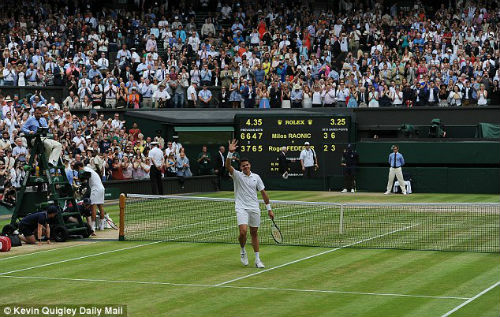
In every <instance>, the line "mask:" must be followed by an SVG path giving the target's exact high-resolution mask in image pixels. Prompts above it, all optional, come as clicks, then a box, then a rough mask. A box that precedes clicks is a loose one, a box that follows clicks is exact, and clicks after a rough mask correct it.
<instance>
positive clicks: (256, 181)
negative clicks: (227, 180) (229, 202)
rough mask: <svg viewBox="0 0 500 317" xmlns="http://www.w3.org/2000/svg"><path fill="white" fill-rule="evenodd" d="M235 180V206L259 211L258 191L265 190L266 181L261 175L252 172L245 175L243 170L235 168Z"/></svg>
mask: <svg viewBox="0 0 500 317" xmlns="http://www.w3.org/2000/svg"><path fill="white" fill-rule="evenodd" d="M231 177H232V178H233V182H234V198H235V208H236V210H238V209H250V210H255V211H259V210H260V209H259V199H258V198H257V192H260V191H261V190H263V189H264V188H265V187H264V182H262V179H261V178H260V176H259V175H257V174H254V173H252V172H250V175H248V176H247V175H245V174H244V173H243V172H240V171H237V170H233V175H231Z"/></svg>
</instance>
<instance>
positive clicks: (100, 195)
mask: <svg viewBox="0 0 500 317" xmlns="http://www.w3.org/2000/svg"><path fill="white" fill-rule="evenodd" d="M74 170H75V171H77V172H78V175H79V176H78V177H85V178H88V179H89V187H90V204H91V208H92V215H91V218H92V223H90V227H91V228H92V230H94V226H95V223H96V218H97V217H96V215H97V209H99V212H100V223H99V225H98V226H97V228H99V230H104V224H105V220H104V218H105V215H104V208H103V205H104V186H103V185H102V181H101V177H100V176H99V174H97V173H96V172H95V171H94V170H93V169H92V168H90V167H89V166H85V167H84V166H83V163H82V162H76V163H75V165H74ZM91 235H92V236H95V232H92V234H91Z"/></svg>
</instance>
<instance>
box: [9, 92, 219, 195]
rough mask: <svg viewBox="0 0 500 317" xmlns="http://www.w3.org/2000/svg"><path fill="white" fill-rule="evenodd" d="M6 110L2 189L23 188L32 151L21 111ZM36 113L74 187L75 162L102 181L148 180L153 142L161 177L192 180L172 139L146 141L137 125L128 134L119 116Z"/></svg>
mask: <svg viewBox="0 0 500 317" xmlns="http://www.w3.org/2000/svg"><path fill="white" fill-rule="evenodd" d="M8 106H9V107H10V108H8V109H9V110H6V106H4V107H3V109H2V110H3V111H4V112H5V113H6V116H8V118H9V119H5V120H2V121H1V122H0V130H1V131H2V135H1V139H0V190H3V189H4V188H5V189H7V188H10V187H11V186H13V187H14V188H19V187H21V186H22V182H23V179H24V177H25V176H26V171H25V168H24V167H25V166H26V165H27V164H28V163H29V159H30V147H31V146H30V145H29V144H28V138H27V137H26V135H24V134H23V133H22V132H21V131H22V130H21V129H19V127H22V126H23V125H24V124H25V123H26V121H27V119H28V114H27V113H26V112H24V113H21V114H16V115H15V116H14V117H12V116H10V113H11V111H16V107H15V106H14V102H13V101H11V100H9V101H8ZM39 108H41V109H42V112H43V117H44V118H45V119H46V120H47V122H49V128H50V131H52V132H55V133H54V134H53V139H54V140H55V141H58V142H59V143H61V144H62V162H63V163H64V164H65V170H66V176H67V177H68V179H69V181H70V183H71V184H73V185H77V178H78V174H77V173H76V172H75V171H74V170H73V169H72V166H73V165H74V164H75V163H76V162H82V163H83V164H84V165H86V166H90V167H91V168H92V169H94V170H95V171H96V172H97V173H98V174H99V175H100V176H101V177H102V180H129V179H138V180H140V179H149V178H150V174H149V172H150V168H151V164H152V160H151V158H150V157H149V151H150V150H151V148H152V144H151V143H152V142H158V144H159V147H160V149H161V150H162V152H163V153H164V162H163V166H162V174H163V175H164V176H165V177H176V176H179V177H190V176H192V173H191V170H190V165H189V159H188V158H187V157H186V153H185V149H184V148H183V147H182V145H181V143H180V142H176V141H175V140H172V141H167V142H165V140H164V139H163V137H162V136H161V131H158V133H157V135H156V136H153V137H149V136H148V137H145V136H144V135H143V134H142V133H141V130H140V129H139V127H138V126H137V124H135V123H134V124H133V125H132V127H131V128H130V129H128V130H127V129H126V127H125V126H124V123H125V121H123V120H121V119H120V116H119V114H118V113H116V114H115V115H114V117H113V118H108V119H105V118H104V115H102V114H101V115H98V114H97V113H96V112H90V114H89V115H88V116H83V117H81V118H80V117H78V116H76V115H72V114H71V112H70V111H69V109H68V108H67V107H64V108H63V109H61V110H55V109H53V110H49V109H48V108H47V107H46V106H45V105H43V106H40V107H39ZM203 174H211V172H207V173H203Z"/></svg>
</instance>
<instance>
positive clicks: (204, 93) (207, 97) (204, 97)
mask: <svg viewBox="0 0 500 317" xmlns="http://www.w3.org/2000/svg"><path fill="white" fill-rule="evenodd" d="M198 98H199V99H200V104H201V106H202V107H203V108H208V107H209V106H210V101H211V100H212V92H211V91H210V90H208V87H207V85H204V86H203V89H202V90H200V92H199V93H198Z"/></svg>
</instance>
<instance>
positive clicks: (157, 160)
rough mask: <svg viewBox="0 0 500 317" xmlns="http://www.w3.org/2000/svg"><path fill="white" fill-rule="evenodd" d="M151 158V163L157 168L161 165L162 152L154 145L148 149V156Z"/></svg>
mask: <svg viewBox="0 0 500 317" xmlns="http://www.w3.org/2000/svg"><path fill="white" fill-rule="evenodd" d="M148 157H150V158H151V163H152V164H151V165H153V164H154V165H155V166H156V167H157V168H158V169H160V168H161V166H162V165H163V153H162V151H161V150H160V149H159V148H158V147H157V146H155V147H154V148H153V149H152V150H151V151H149V156H148Z"/></svg>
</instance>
